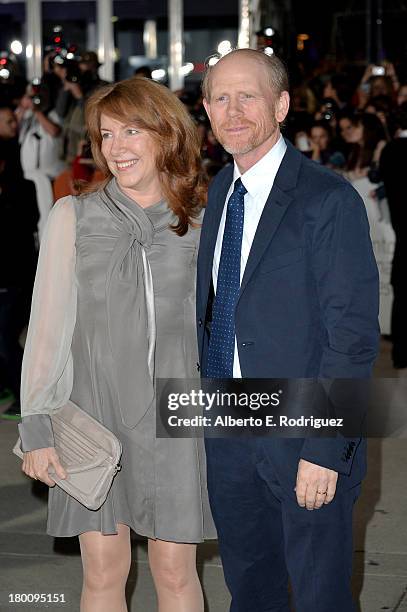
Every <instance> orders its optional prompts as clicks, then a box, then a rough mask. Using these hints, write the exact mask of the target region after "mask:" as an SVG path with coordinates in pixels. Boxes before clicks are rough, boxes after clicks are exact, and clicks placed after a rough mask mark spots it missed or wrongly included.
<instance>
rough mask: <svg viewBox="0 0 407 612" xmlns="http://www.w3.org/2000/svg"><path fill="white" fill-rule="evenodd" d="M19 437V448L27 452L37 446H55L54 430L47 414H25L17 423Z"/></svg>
mask: <svg viewBox="0 0 407 612" xmlns="http://www.w3.org/2000/svg"><path fill="white" fill-rule="evenodd" d="M18 430H19V433H20V438H21V450H22V451H23V452H25V453H26V452H28V451H32V450H37V449H38V448H49V447H51V446H55V442H54V432H53V430H52V423H51V419H50V417H49V415H48V414H33V415H31V416H25V417H23V418H22V419H21V423H19V425H18Z"/></svg>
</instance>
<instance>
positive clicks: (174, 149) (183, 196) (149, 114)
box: [86, 77, 207, 236]
mask: <svg viewBox="0 0 407 612" xmlns="http://www.w3.org/2000/svg"><path fill="white" fill-rule="evenodd" d="M102 113H103V114H104V115H108V116H109V117H112V118H113V119H116V120H118V121H121V122H122V123H126V124H127V123H128V124H130V125H135V126H138V127H140V129H143V130H146V131H147V132H148V133H149V134H150V136H151V137H152V138H153V139H154V141H155V142H156V144H157V151H158V153H157V157H156V164H157V169H158V171H159V172H160V177H161V184H162V191H163V195H164V197H165V199H166V200H167V202H168V205H169V206H170V208H171V209H172V210H173V211H174V213H175V214H176V215H177V217H178V224H177V225H176V226H174V227H173V229H174V231H175V232H176V233H177V234H178V235H179V236H182V235H184V234H185V233H186V232H187V230H188V226H189V225H191V224H192V225H193V218H194V217H197V215H198V214H199V212H200V210H201V209H202V207H203V206H204V205H205V202H206V191H207V179H206V176H205V173H204V171H203V169H202V165H201V157H200V140H199V137H198V133H197V130H196V128H195V124H194V122H193V121H192V119H191V117H190V115H189V114H188V112H187V110H186V108H185V107H184V105H183V104H182V102H181V101H180V100H179V99H178V98H177V97H176V96H175V95H174V94H173V93H172V92H171V91H170V90H169V89H167V88H166V87H164V86H163V85H159V84H158V83H155V82H154V81H151V80H150V79H146V78H143V77H133V78H130V79H126V80H125V81H120V82H118V83H113V84H110V85H105V86H104V87H101V88H100V89H97V90H96V91H95V93H94V94H93V95H92V96H91V97H90V98H89V100H88V102H87V104H86V123H87V128H88V133H89V137H90V142H91V146H92V154H93V158H94V160H95V163H96V165H97V166H98V167H99V168H100V170H102V172H103V174H104V176H105V177H106V178H105V181H104V183H102V184H103V185H104V184H106V183H107V182H108V181H109V180H110V179H111V178H112V176H113V175H112V173H111V172H110V170H109V168H108V165H107V163H106V160H105V158H104V156H103V155H102V150H101V147H102V137H101V133H100V118H101V115H102Z"/></svg>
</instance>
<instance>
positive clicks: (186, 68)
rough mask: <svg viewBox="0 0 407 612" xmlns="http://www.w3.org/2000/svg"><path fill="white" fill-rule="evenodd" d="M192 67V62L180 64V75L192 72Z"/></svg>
mask: <svg viewBox="0 0 407 612" xmlns="http://www.w3.org/2000/svg"><path fill="white" fill-rule="evenodd" d="M193 69H194V65H193V63H192V62H187V63H186V64H184V66H182V68H181V71H180V72H181V74H182V76H187V75H188V74H189V73H190V72H192V71H193Z"/></svg>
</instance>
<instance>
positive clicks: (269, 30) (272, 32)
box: [264, 28, 274, 36]
mask: <svg viewBox="0 0 407 612" xmlns="http://www.w3.org/2000/svg"><path fill="white" fill-rule="evenodd" d="M264 34H265V35H266V36H273V34H274V30H273V28H266V29H265V30H264Z"/></svg>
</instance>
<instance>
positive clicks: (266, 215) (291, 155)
mask: <svg viewBox="0 0 407 612" xmlns="http://www.w3.org/2000/svg"><path fill="white" fill-rule="evenodd" d="M286 144H287V150H286V153H285V155H284V157H283V160H282V162H281V164H280V168H279V170H278V172H277V175H276V178H275V181H274V184H273V187H272V189H271V191H270V195H269V197H268V198H267V202H266V204H265V206H264V210H263V213H262V215H261V217H260V221H259V225H258V226H257V230H256V234H255V236H254V240H253V244H252V247H251V249H250V254H249V257H248V260H247V264H246V268H245V271H244V274H243V278H242V283H241V286H240V293H239V298H240V296H241V295H242V293H243V291H244V290H245V287H246V285H247V283H248V282H249V280H250V278H251V276H252V274H253V272H254V271H255V269H256V268H257V266H258V264H259V263H260V260H261V258H262V257H263V254H264V252H265V250H266V249H267V247H268V245H269V244H270V242H271V240H272V239H273V237H274V235H275V233H276V231H277V228H278V226H279V225H280V223H281V221H282V219H283V217H284V215H285V213H286V211H287V208H288V206H289V204H290V203H291V202H292V199H293V198H292V196H291V195H289V193H287V192H289V191H290V190H292V189H293V188H294V187H295V186H296V183H297V178H298V172H299V168H300V165H301V162H302V155H301V153H299V152H298V151H297V150H296V149H295V148H294V147H293V145H292V144H291V143H290V142H287V141H286Z"/></svg>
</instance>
